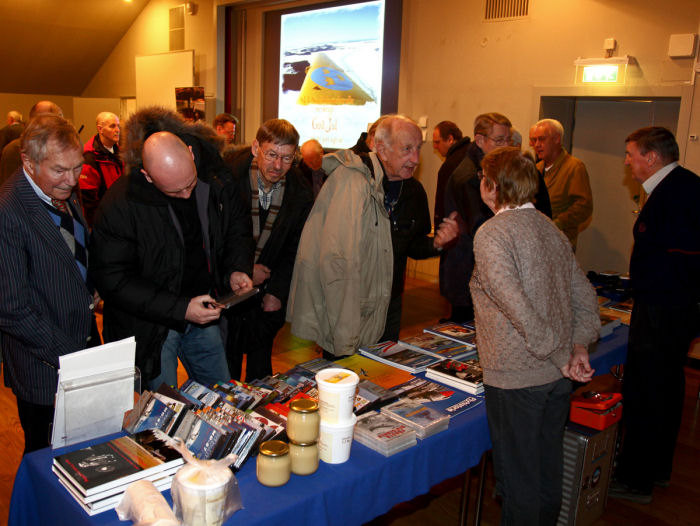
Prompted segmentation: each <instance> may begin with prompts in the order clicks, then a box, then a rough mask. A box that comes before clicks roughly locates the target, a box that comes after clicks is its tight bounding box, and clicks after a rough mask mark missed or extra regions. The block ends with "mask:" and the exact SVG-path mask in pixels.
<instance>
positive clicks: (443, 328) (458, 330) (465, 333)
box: [423, 321, 476, 347]
mask: <svg viewBox="0 0 700 526" xmlns="http://www.w3.org/2000/svg"><path fill="white" fill-rule="evenodd" d="M423 332H427V333H429V334H434V335H436V336H440V337H442V338H447V339H448V340H453V341H455V342H457V343H461V344H464V345H468V346H470V347H473V346H474V345H475V344H476V342H475V338H476V331H475V330H474V328H473V327H470V326H467V325H463V324H461V323H455V322H452V321H450V322H445V323H440V324H439V325H433V326H432V327H426V328H425V329H423Z"/></svg>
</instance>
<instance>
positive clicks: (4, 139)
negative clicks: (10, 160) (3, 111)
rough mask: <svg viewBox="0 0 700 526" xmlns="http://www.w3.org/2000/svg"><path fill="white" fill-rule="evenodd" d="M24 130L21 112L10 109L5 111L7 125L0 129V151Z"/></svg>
mask: <svg viewBox="0 0 700 526" xmlns="http://www.w3.org/2000/svg"><path fill="white" fill-rule="evenodd" d="M23 131H24V123H23V122H22V114H21V113H20V112H18V111H15V110H12V111H9V112H8V113H7V126H4V127H3V128H1V129H0V152H2V149H3V148H4V147H5V146H6V145H7V144H8V143H9V142H11V141H14V140H15V139H17V138H19V136H20V135H22V132H23Z"/></svg>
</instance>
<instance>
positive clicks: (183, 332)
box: [90, 113, 252, 389]
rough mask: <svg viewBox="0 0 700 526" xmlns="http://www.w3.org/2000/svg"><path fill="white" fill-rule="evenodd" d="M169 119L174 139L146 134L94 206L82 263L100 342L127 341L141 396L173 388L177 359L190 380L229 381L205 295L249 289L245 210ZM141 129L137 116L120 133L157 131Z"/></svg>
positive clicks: (203, 151)
mask: <svg viewBox="0 0 700 526" xmlns="http://www.w3.org/2000/svg"><path fill="white" fill-rule="evenodd" d="M165 117H167V118H173V117H171V116H169V115H166V116H165ZM173 119H174V121H173V122H175V123H176V125H177V127H178V128H179V129H178V130H177V131H178V132H180V134H181V136H180V137H178V136H176V135H174V134H173V133H170V132H168V131H157V132H155V133H152V134H151V135H148V136H147V137H148V138H146V140H145V141H143V142H142V144H143V148H142V156H141V155H138V157H139V158H141V160H142V162H141V163H140V164H139V165H136V166H133V167H132V169H131V171H130V173H129V175H128V176H125V177H121V178H120V179H118V180H117V181H116V182H115V183H114V184H113V185H112V187H111V188H110V189H109V190H108V191H107V193H106V194H105V196H104V198H103V199H102V201H101V202H100V206H99V208H98V211H97V215H96V218H95V224H94V228H93V238H92V247H91V248H92V251H91V259H90V273H91V276H92V278H93V279H94V281H95V284H96V286H97V289H98V290H99V291H100V294H101V295H102V297H103V298H104V301H105V306H104V336H105V340H106V341H114V340H118V339H121V338H124V337H127V336H132V335H135V336H136V362H137V365H138V366H139V368H140V369H141V373H142V377H143V379H144V384H147V385H148V386H149V388H151V389H156V388H158V387H159V385H160V384H161V382H165V383H166V384H168V385H175V384H176V383H177V359H178V358H180V360H181V361H182V363H183V365H184V366H185V369H186V370H187V373H188V375H189V376H190V378H193V379H194V380H196V381H199V382H202V383H207V384H210V383H213V382H216V381H220V380H227V379H229V378H230V374H229V371H228V366H227V364H226V357H225V352H224V345H223V341H222V336H221V333H220V330H219V325H218V320H219V317H220V315H221V310H222V309H221V308H220V307H218V306H215V305H213V304H212V303H213V302H214V297H215V296H220V295H223V294H225V293H227V292H229V291H231V290H233V291H234V292H236V293H243V292H246V291H248V290H250V289H251V288H252V282H251V279H250V277H249V276H248V274H249V273H250V272H251V270H252V268H251V267H252V262H251V261H250V256H249V254H250V246H251V235H250V219H249V217H248V215H247V210H246V208H245V203H244V202H243V201H242V200H241V199H240V198H236V197H235V196H231V194H229V192H228V191H227V189H226V188H225V187H224V186H223V184H222V182H221V181H220V180H219V179H218V178H217V177H215V176H214V174H216V173H217V171H216V170H215V167H214V168H212V167H211V166H207V165H206V164H205V163H204V159H205V158H206V157H207V152H208V151H209V150H212V149H213V152H214V154H213V156H211V157H212V158H213V159H215V160H216V159H218V160H219V162H220V163H221V160H220V158H219V157H218V154H217V153H216V149H215V148H214V147H213V146H212V145H209V144H207V143H206V141H205V140H203V139H202V138H200V137H198V136H197V135H194V134H188V133H183V132H186V131H188V130H187V128H186V127H185V126H184V123H181V122H179V121H178V120H177V117H174V118H173ZM143 120H144V118H143V115H140V114H139V113H137V114H135V115H134V116H133V117H132V118H131V119H130V121H129V122H128V123H127V128H129V127H130V126H133V127H139V126H141V127H142V131H143V130H146V129H150V130H153V128H154V127H156V124H160V122H156V123H154V122H146V123H144V122H141V121H143ZM145 120H146V121H147V120H148V119H145ZM192 130H193V131H194V130H195V128H194V127H193V128H192ZM129 132H131V130H129ZM146 134H147V132H145V131H143V135H146ZM132 139H133V137H132ZM185 142H187V144H185ZM134 144H136V145H138V144H140V143H139V141H138V140H134V142H133V143H132V144H131V146H132V147H138V146H133V145H134ZM131 153H132V154H133V153H134V152H131ZM221 173H225V169H224V171H223V172H221Z"/></svg>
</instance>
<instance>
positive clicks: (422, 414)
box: [382, 399, 450, 439]
mask: <svg viewBox="0 0 700 526" xmlns="http://www.w3.org/2000/svg"><path fill="white" fill-rule="evenodd" d="M382 413H385V414H386V415H388V416H390V417H391V418H393V419H395V420H397V421H399V422H401V423H402V424H406V425H407V426H409V427H411V428H413V430H414V431H415V432H416V435H417V436H418V438H421V439H423V438H427V437H429V436H431V435H434V434H435V433H439V432H440V431H444V430H445V429H447V426H448V425H450V417H449V416H448V415H445V414H442V413H441V412H440V411H437V410H435V409H432V408H430V407H426V406H424V405H423V404H419V403H417V402H414V401H413V400H410V399H405V400H399V401H398V402H394V403H393V404H390V405H387V406H384V407H382Z"/></svg>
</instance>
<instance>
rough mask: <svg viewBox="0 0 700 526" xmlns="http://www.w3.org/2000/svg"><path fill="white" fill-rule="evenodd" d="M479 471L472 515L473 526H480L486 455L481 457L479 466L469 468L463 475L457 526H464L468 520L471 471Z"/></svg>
mask: <svg viewBox="0 0 700 526" xmlns="http://www.w3.org/2000/svg"><path fill="white" fill-rule="evenodd" d="M477 467H478V469H479V471H478V475H477V476H478V477H479V480H478V491H477V494H476V511H475V515H474V524H475V525H476V526H479V525H480V524H481V505H482V503H483V500H484V482H485V481H486V476H485V475H486V454H485V453H484V454H483V455H481V460H479V465H478V466H474V467H472V468H469V469H468V470H467V471H466V472H465V473H464V482H463V484H462V500H461V502H460V504H459V526H466V525H467V520H468V518H469V495H470V494H471V483H472V477H471V476H472V471H473V470H474V469H477Z"/></svg>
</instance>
